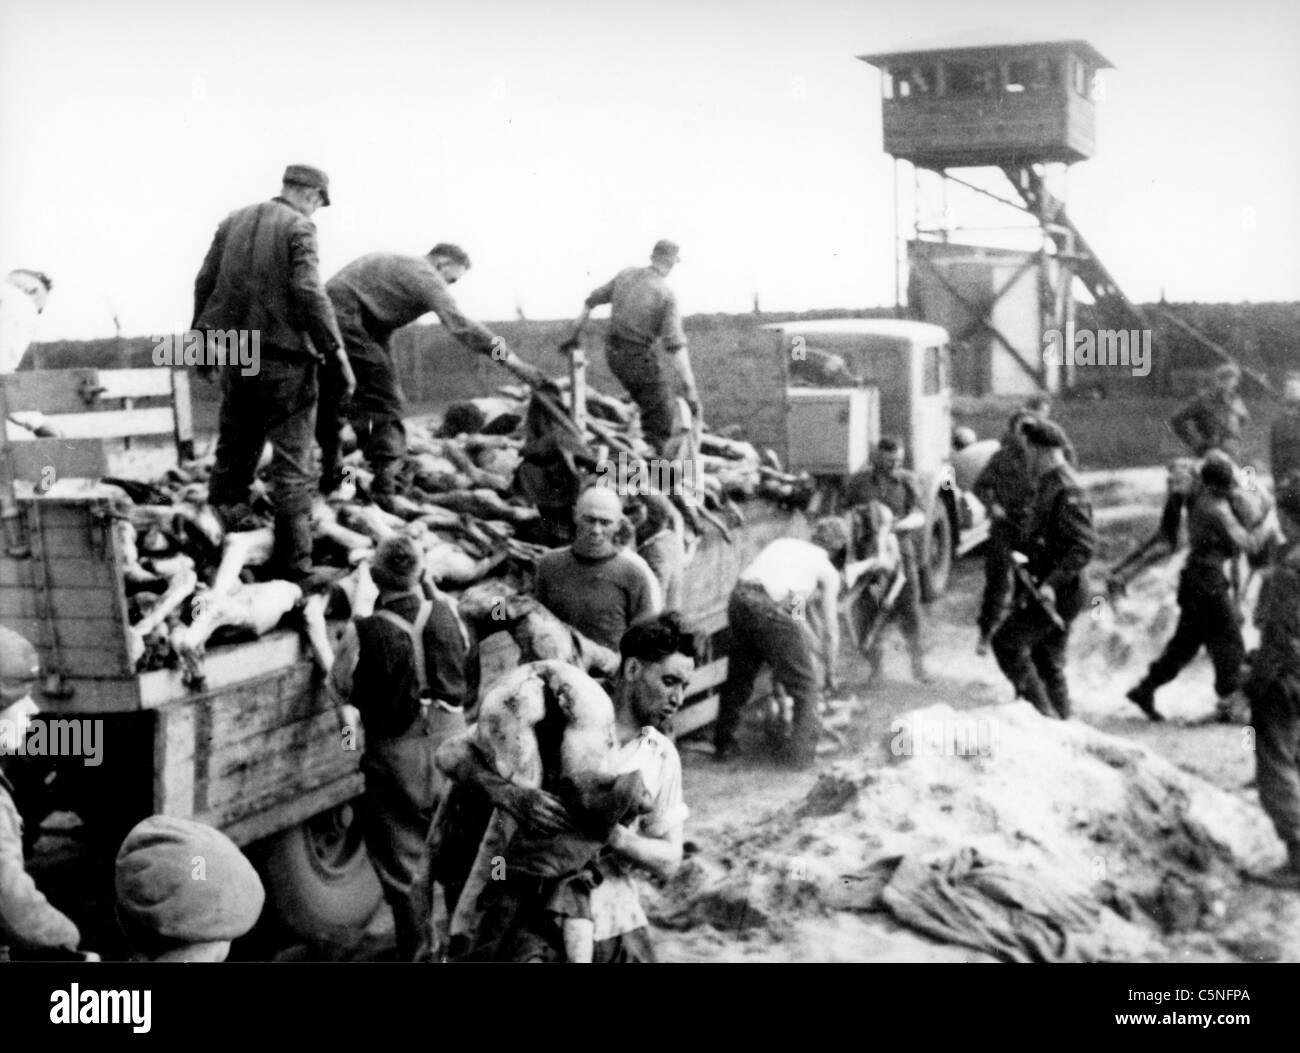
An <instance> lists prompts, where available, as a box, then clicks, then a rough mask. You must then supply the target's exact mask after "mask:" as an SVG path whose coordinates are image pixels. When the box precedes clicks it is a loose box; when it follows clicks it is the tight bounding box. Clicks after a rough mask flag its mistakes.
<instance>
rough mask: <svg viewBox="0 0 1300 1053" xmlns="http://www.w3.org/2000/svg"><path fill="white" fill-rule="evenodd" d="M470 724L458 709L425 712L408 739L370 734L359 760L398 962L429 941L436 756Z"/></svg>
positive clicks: (370, 839)
mask: <svg viewBox="0 0 1300 1053" xmlns="http://www.w3.org/2000/svg"><path fill="white" fill-rule="evenodd" d="M426 721H427V722H426ZM464 727H465V720H464V717H463V716H462V715H461V714H459V713H456V714H447V713H443V712H439V713H435V714H434V715H433V716H431V717H428V718H426V717H419V718H417V724H416V727H415V728H414V729H413V730H412V731H411V732H410V733H408V734H407V735H405V736H403V737H402V738H384V739H381V738H375V739H373V740H372V739H370V738H367V740H366V752H365V755H364V756H363V757H362V758H361V769H362V771H363V772H364V773H365V776H366V790H365V795H364V797H363V807H364V810H365V839H366V850H367V851H368V852H369V854H370V862H371V864H372V865H373V866H374V868H375V873H376V875H378V877H379V884H380V885H381V886H382V887H383V890H384V898H385V899H386V900H387V901H388V905H389V907H390V908H392V911H393V930H394V933H395V935H396V937H397V956H398V959H399V960H400V961H414V960H415V957H416V953H417V951H418V950H419V949H420V948H421V947H427V946H428V945H429V940H428V929H429V925H430V915H431V912H432V909H433V903H432V901H431V900H430V898H429V895H428V888H427V885H426V884H425V878H426V875H427V874H428V872H429V861H428V851H429V847H428V836H429V827H430V824H431V823H432V821H433V814H434V811H435V809H436V808H437V805H438V800H439V798H440V795H441V794H442V792H443V788H444V783H443V779H442V776H441V775H440V774H439V772H438V769H437V767H436V766H435V765H434V761H433V755H434V752H435V751H436V750H437V748H438V746H439V745H441V744H442V742H444V741H445V740H446V739H447V738H448V737H449V736H451V735H454V734H456V733H457V732H458V731H461V730H463V729H464Z"/></svg>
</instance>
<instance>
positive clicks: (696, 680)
mask: <svg viewBox="0 0 1300 1053" xmlns="http://www.w3.org/2000/svg"><path fill="white" fill-rule="evenodd" d="M726 681H727V660H726V659H725V658H717V659H715V660H714V661H712V662H709V663H708V664H707V665H702V666H699V667H698V668H697V669H696V670H695V672H693V673H692V674H691V680H690V683H689V684H687V685H686V697H687V698H691V697H692V696H694V695H698V694H700V693H701V692H704V691H708V690H710V689H711V688H715V687H718V686H719V685H720V684H724V683H726Z"/></svg>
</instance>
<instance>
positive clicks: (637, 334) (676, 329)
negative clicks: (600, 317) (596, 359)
mask: <svg viewBox="0 0 1300 1053" xmlns="http://www.w3.org/2000/svg"><path fill="white" fill-rule="evenodd" d="M677 260H678V248H677V246H676V245H675V244H674V243H673V242H671V241H657V242H655V246H654V249H653V250H652V251H651V253H650V266H649V267H628V268H626V269H625V270H621V271H619V272H618V274H616V275H615V276H614V277H613V278H612V279H611V280H610V281H608V282H606V283H605V284H604V285H602V286H600V288H598V289H595V290H593V291H592V293H591V295H590V296H588V297H587V300H586V303H584V304H583V307H582V313H581V314H580V315H579V316H578V320H577V321H576V322H575V323H574V326H573V335H572V336H570V337H569V339H568V340H566V341H565V342H564V343H563V344H561V345H560V350H561V351H563V352H565V353H568V352H570V351H572V350H574V349H575V348H576V347H577V346H578V342H579V341H580V340H581V339H582V330H583V328H584V327H585V326H586V324H587V319H588V318H590V317H591V312H592V309H593V308H596V307H599V306H600V305H601V304H606V303H607V304H609V305H610V315H609V336H608V337H607V339H606V342H605V354H606V359H607V361H608V362H609V368H610V372H612V373H613V374H614V376H616V377H617V378H618V380H619V382H620V383H621V384H622V385H623V387H625V388H626V389H627V393H628V394H629V395H631V396H632V399H633V400H634V401H635V402H636V404H637V405H638V406H640V407H641V429H642V431H643V433H644V434H645V438H646V441H647V442H648V443H650V445H651V446H653V447H654V448H655V450H656V451H658V452H659V453H660V454H665V453H667V452H670V451H668V449H667V448H668V446H669V444H670V440H671V439H672V437H673V435H674V434H675V433H676V430H677V429H676V426H675V425H676V417H677V410H676V401H677V400H676V393H675V392H674V391H673V389H672V385H671V384H670V383H669V377H668V372H667V370H666V369H665V368H664V364H663V360H662V359H661V358H660V353H659V351H658V350H657V349H656V345H657V344H660V343H662V346H663V351H664V353H666V354H667V355H668V356H670V357H671V361H672V367H673V370H674V372H675V373H676V376H677V380H678V381H679V383H680V385H681V389H682V394H683V395H684V396H685V397H686V403H687V405H688V406H689V407H690V410H691V417H692V422H693V426H694V427H695V429H696V432H697V434H698V431H699V429H700V427H701V421H702V417H701V410H700V396H699V392H698V391H696V388H695V374H694V372H693V371H692V370H691V360H690V356H689V355H688V354H687V352H686V333H685V332H684V331H683V329H682V319H681V315H680V314H679V313H678V310H677V297H676V295H675V294H674V293H673V291H672V289H671V288H669V286H668V282H667V280H666V279H667V277H668V275H669V274H670V273H671V272H672V269H673V267H675V266H676V265H677Z"/></svg>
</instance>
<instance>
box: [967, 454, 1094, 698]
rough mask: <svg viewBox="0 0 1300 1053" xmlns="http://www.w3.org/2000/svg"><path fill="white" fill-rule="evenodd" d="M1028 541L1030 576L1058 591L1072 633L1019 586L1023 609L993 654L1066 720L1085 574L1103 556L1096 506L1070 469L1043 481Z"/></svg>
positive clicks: (1027, 694) (1056, 470)
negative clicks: (1069, 658) (1069, 664)
mask: <svg viewBox="0 0 1300 1053" xmlns="http://www.w3.org/2000/svg"><path fill="white" fill-rule="evenodd" d="M1028 537H1029V538H1030V541H1029V545H1028V548H1029V551H1028V552H1027V553H1026V555H1027V556H1028V557H1029V562H1028V564H1027V566H1026V569H1027V570H1028V572H1029V575H1030V577H1031V578H1033V580H1034V581H1035V582H1037V583H1038V585H1039V587H1042V586H1050V587H1051V588H1052V589H1053V590H1054V592H1055V593H1056V601H1055V607H1056V613H1057V614H1058V615H1059V616H1060V618H1061V621H1062V622H1064V623H1065V627H1064V628H1063V629H1062V628H1058V627H1057V626H1056V624H1055V623H1054V622H1053V621H1052V620H1051V618H1050V617H1049V615H1048V614H1047V613H1046V612H1045V611H1044V609H1043V608H1042V606H1041V605H1040V604H1038V603H1037V602H1035V601H1034V600H1033V598H1032V597H1030V596H1028V595H1026V594H1025V589H1024V586H1021V585H1018V586H1017V601H1018V604H1017V606H1016V608H1015V609H1014V610H1013V611H1012V613H1011V614H1010V615H1009V616H1008V617H1007V620H1006V621H1005V622H1003V624H1002V627H1001V628H1000V629H999V630H998V632H997V635H996V636H995V637H994V638H993V653H994V655H995V656H996V657H997V660H998V665H999V666H1000V667H1001V669H1002V671H1003V673H1005V674H1006V676H1007V679H1008V680H1010V681H1011V683H1012V684H1013V685H1014V686H1015V688H1016V691H1017V692H1018V694H1019V695H1021V696H1022V697H1024V698H1027V699H1028V700H1029V701H1030V702H1031V703H1033V705H1034V707H1035V708H1036V709H1037V710H1038V711H1039V712H1040V713H1042V714H1044V715H1045V716H1057V717H1060V718H1061V719H1062V720H1065V719H1067V718H1068V717H1069V716H1070V691H1069V685H1068V684H1067V683H1066V679H1065V655H1066V645H1067V644H1068V642H1069V635H1070V623H1071V622H1072V621H1073V620H1074V619H1075V618H1076V617H1077V616H1078V614H1079V611H1081V610H1082V609H1083V604H1084V601H1085V599H1086V597H1085V595H1084V582H1083V571H1084V568H1085V567H1087V565H1088V562H1089V560H1091V559H1092V556H1093V553H1094V552H1095V551H1096V548H1097V535H1096V533H1095V531H1094V530H1093V526H1092V506H1091V505H1090V504H1089V502H1088V499H1087V497H1085V496H1084V493H1083V489H1082V488H1081V487H1080V485H1079V481H1078V479H1077V477H1076V476H1075V474H1074V472H1073V471H1072V470H1071V469H1070V468H1069V466H1068V465H1064V464H1062V465H1057V466H1055V467H1053V468H1052V469H1050V470H1049V471H1047V472H1045V473H1044V474H1043V475H1041V476H1040V477H1039V479H1038V485H1037V489H1036V491H1035V495H1034V504H1033V512H1032V516H1031V519H1030V527H1029V531H1028Z"/></svg>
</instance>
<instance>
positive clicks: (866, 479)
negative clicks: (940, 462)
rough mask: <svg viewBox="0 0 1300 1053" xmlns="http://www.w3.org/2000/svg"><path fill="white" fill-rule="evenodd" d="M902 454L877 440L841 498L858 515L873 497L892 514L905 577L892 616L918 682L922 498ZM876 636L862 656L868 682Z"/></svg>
mask: <svg viewBox="0 0 1300 1053" xmlns="http://www.w3.org/2000/svg"><path fill="white" fill-rule="evenodd" d="M904 454H905V451H904V449H903V444H902V443H900V442H899V441H898V440H897V439H892V438H884V439H881V440H880V442H878V443H877V444H876V449H875V453H874V456H873V457H872V465H871V467H870V468H869V469H867V470H865V471H862V472H859V473H858V474H857V475H855V476H853V478H852V479H850V480H849V483H848V487H847V490H846V493H845V502H846V503H847V504H848V506H849V507H850V508H852V509H855V510H859V514H862V513H863V512H864V511H865V508H866V506H867V505H869V504H870V503H871V502H872V501H879V502H880V503H881V504H883V505H884V506H885V507H886V508H888V509H889V511H890V512H892V513H893V515H894V528H893V529H894V534H895V535H896V536H897V538H898V543H899V548H900V549H901V551H902V553H903V569H904V573H905V574H906V575H907V580H906V583H905V584H904V585H903V591H902V592H901V593H900V594H899V596H898V599H897V601H896V602H895V604H894V610H893V617H895V618H897V620H898V625H899V628H901V629H902V631H903V636H904V638H905V639H906V640H907V648H908V651H909V652H910V654H911V656H912V677H913V679H915V680H917V681H918V682H920V683H924V682H925V681H926V680H928V679H929V676H928V674H927V672H926V669H925V646H924V644H923V642H922V639H921V560H920V556H919V554H918V552H917V542H916V531H918V530H920V529H922V528H923V527H924V526H925V500H924V498H923V497H922V496H921V484H920V482H919V481H918V480H917V478H916V475H915V474H914V473H913V472H911V471H909V470H908V469H906V468H904V467H903V459H904ZM881 639H882V637H881V635H877V636H876V639H875V642H874V643H873V644H872V646H871V650H870V652H869V654H868V656H867V659H868V661H869V662H870V664H871V676H870V679H871V681H872V682H874V681H876V680H878V679H879V677H880V675H881V667H882V661H883V654H882V644H881Z"/></svg>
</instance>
